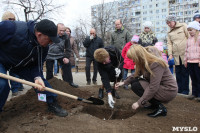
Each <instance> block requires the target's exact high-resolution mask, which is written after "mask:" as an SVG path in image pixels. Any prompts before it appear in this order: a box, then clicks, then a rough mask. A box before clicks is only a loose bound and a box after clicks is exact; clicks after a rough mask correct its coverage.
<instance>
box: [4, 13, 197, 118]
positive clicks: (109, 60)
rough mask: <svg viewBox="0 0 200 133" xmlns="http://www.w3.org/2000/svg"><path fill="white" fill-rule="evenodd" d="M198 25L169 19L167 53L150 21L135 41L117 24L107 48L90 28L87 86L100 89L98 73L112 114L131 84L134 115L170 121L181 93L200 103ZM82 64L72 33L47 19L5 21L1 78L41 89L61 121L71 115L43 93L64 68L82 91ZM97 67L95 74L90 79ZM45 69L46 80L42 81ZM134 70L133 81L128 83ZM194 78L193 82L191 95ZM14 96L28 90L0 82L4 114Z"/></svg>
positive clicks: (101, 95) (54, 97)
mask: <svg viewBox="0 0 200 133" xmlns="http://www.w3.org/2000/svg"><path fill="white" fill-rule="evenodd" d="M199 22H200V14H196V15H195V16H194V21H193V22H191V23H189V25H186V24H185V23H179V22H177V21H176V17H175V16H171V15H169V16H168V17H167V18H166V24H167V25H168V26H169V28H170V30H169V32H168V34H167V47H168V49H167V48H166V47H164V43H163V42H158V39H157V38H156V36H155V33H154V32H153V24H152V22H150V21H146V22H144V23H143V24H142V26H143V31H142V33H141V34H140V35H133V36H131V34H130V32H129V31H128V30H127V29H125V27H124V26H123V24H122V22H121V20H116V21H115V31H114V32H113V33H112V34H111V37H110V38H111V41H110V44H109V45H108V46H106V47H104V42H103V40H102V39H101V38H100V37H99V36H97V33H96V29H94V28H91V30H90V35H89V36H87V37H86V38H85V40H84V42H83V45H84V47H85V48H86V67H85V72H86V82H87V83H86V84H87V85H91V81H92V83H93V84H94V85H97V73H98V72H99V74H100V77H101V81H102V86H101V88H99V90H98V91H99V94H98V97H99V98H100V99H103V98H104V89H105V90H106V92H107V95H108V104H109V106H110V107H111V108H114V105H115V101H114V99H113V97H115V98H117V99H120V94H118V93H117V91H116V90H117V89H118V88H119V87H120V86H123V87H124V89H125V90H127V89H128V88H129V87H128V85H129V84H130V85H131V90H132V91H133V92H134V93H135V94H136V95H138V96H139V97H140V98H139V100H138V101H136V102H134V103H133V105H132V109H133V110H137V109H138V108H139V107H144V108H147V109H153V110H154V111H153V112H152V113H149V114H148V116H149V117H157V116H166V115H167V109H166V107H165V106H164V105H163V103H167V102H170V101H171V100H173V99H174V98H175V97H176V95H177V93H180V94H184V95H188V99H196V100H197V101H199V102H200V82H199V81H200V76H199V75H200V33H199V31H200V24H199ZM21 49H25V50H24V51H21ZM166 49H167V50H166ZM166 51H167V52H166ZM78 60H79V54H78V50H77V44H76V42H75V39H74V38H73V37H72V36H71V29H70V28H69V27H66V26H65V25H64V24H63V23H58V24H57V25H55V23H54V22H52V21H51V20H48V19H44V20H41V21H40V22H35V21H29V22H22V21H15V15H14V14H13V13H11V12H6V13H5V14H4V15H3V17H2V21H1V22H0V73H4V74H7V72H9V74H10V75H12V76H15V77H19V78H21V79H25V80H28V81H31V82H34V83H37V84H40V85H41V87H36V88H35V91H36V93H43V94H46V96H47V105H48V110H49V111H51V112H53V113H55V114H56V115H58V116H61V117H64V116H67V115H68V113H67V111H66V110H65V109H63V108H62V107H61V106H60V105H59V104H58V102H57V95H56V94H54V93H50V92H47V91H43V88H44V87H45V86H46V87H50V88H51V85H50V84H49V83H48V81H47V80H49V79H51V78H53V76H54V75H56V74H57V72H59V71H58V70H59V68H61V74H62V79H63V81H65V82H68V83H69V85H71V86H72V87H74V88H78V87H79V86H78V85H77V84H75V83H74V82H73V75H72V70H71V69H72V68H74V67H75V61H78ZM92 62H93V70H94V71H93V78H92V79H91V74H90V67H91V63H92ZM44 63H46V78H45V77H44V76H43V65H44ZM168 64H169V65H168ZM173 65H175V73H176V74H175V75H176V79H175V77H174V76H173ZM54 68H57V69H54ZM129 69H130V70H131V75H130V76H128V77H127V75H128V70H129ZM189 75H190V77H191V81H192V82H191V83H192V93H191V95H189V93H190V92H189ZM111 82H113V85H111ZM10 90H12V94H13V96H16V95H17V92H18V91H22V90H23V85H22V84H20V83H17V82H13V81H10V85H9V82H8V80H7V79H3V78H0V112H1V111H2V109H3V106H4V104H5V102H6V100H7V97H8V94H9V91H10Z"/></svg>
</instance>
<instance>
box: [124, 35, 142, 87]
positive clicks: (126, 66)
mask: <svg viewBox="0 0 200 133" xmlns="http://www.w3.org/2000/svg"><path fill="white" fill-rule="evenodd" d="M138 41H139V36H137V35H134V36H133V37H132V39H131V41H130V42H128V43H127V44H126V45H125V46H124V48H123V49H122V57H123V58H124V66H123V68H124V69H123V72H124V74H123V80H125V79H126V78H127V75H128V70H129V69H130V70H131V73H132V74H133V73H134V72H135V69H134V67H135V63H134V62H133V60H131V59H129V58H128V57H127V55H126V54H127V52H128V50H129V49H130V47H131V46H132V45H134V44H138ZM124 88H125V89H128V86H127V85H125V86H124Z"/></svg>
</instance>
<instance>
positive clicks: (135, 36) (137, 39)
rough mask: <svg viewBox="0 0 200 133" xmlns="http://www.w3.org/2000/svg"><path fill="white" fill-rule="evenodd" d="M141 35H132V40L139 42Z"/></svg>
mask: <svg viewBox="0 0 200 133" xmlns="http://www.w3.org/2000/svg"><path fill="white" fill-rule="evenodd" d="M139 38H140V37H139V36H138V35H134V36H133V37H132V39H131V42H136V43H138V41H139Z"/></svg>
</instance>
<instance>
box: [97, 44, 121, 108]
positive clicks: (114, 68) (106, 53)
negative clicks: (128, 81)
mask: <svg viewBox="0 0 200 133" xmlns="http://www.w3.org/2000/svg"><path fill="white" fill-rule="evenodd" d="M94 58H95V60H96V61H97V62H98V64H97V65H98V71H99V74H100V76H101V80H102V83H103V85H102V88H100V89H99V98H100V99H102V98H103V97H104V88H105V89H106V91H107V93H108V103H109V106H110V107H111V108H114V103H115V102H114V100H113V97H112V96H114V97H115V98H117V99H120V97H119V95H118V94H117V92H116V90H115V89H114V88H112V87H111V85H110V82H114V86H115V83H116V82H119V81H120V80H121V79H122V73H121V71H122V69H123V64H124V59H123V58H122V56H121V53H120V51H119V50H118V49H117V48H116V47H114V46H106V47H105V48H99V49H97V50H95V52H94Z"/></svg>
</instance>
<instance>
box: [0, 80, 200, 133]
mask: <svg viewBox="0 0 200 133" xmlns="http://www.w3.org/2000/svg"><path fill="white" fill-rule="evenodd" d="M49 82H50V84H51V85H52V87H53V88H54V89H56V90H60V91H63V92H66V93H69V94H72V95H75V96H78V97H81V98H86V99H87V98H89V97H91V96H92V97H97V95H98V88H99V86H89V87H80V88H72V87H71V86H69V85H68V84H67V83H66V82H63V81H62V80H59V79H56V78H53V79H51V80H50V81H49ZM118 93H119V95H120V96H121V99H115V102H116V104H115V108H114V109H111V108H109V106H108V104H107V96H106V93H105V97H104V99H103V100H104V102H105V104H104V105H93V104H87V103H83V102H80V101H76V100H73V99H70V98H68V97H64V96H58V101H59V103H60V104H61V106H62V107H63V108H65V109H66V110H67V111H68V112H69V116H67V117H64V118H61V117H57V116H55V115H54V114H52V113H49V112H48V111H47V105H46V103H44V102H40V101H38V100H37V95H36V93H35V92H34V90H33V89H31V90H29V91H28V92H27V94H25V95H22V96H19V97H16V98H13V99H11V100H10V101H9V102H7V103H6V105H5V107H4V111H3V112H2V113H1V114H0V132H5V133H11V132H12V133H15V132H16V133H22V132H27V133H29V132H30V133H33V132H34V133H36V132H42V133H43V132H48V133H49V132H50V133H51V132H52V133H54V132H59V133H62V132H63V133H64V132H87V133H88V132H119V133H121V132H125V133H133V132H141V133H145V132H148V133H151V132H152V133H155V132H164V133H167V132H172V129H173V127H191V128H192V127H197V128H198V131H200V111H199V110H200V106H199V105H200V104H199V103H198V102H196V101H190V100H187V99H186V98H185V97H182V96H177V97H176V98H175V99H174V100H173V101H172V102H170V103H169V104H167V105H166V107H167V109H168V115H167V116H166V117H158V118H149V117H148V116H146V114H147V113H149V112H152V110H147V109H143V108H141V109H139V110H138V111H137V112H134V111H133V110H132V109H131V105H132V103H133V102H135V101H137V100H138V98H139V97H137V96H136V95H135V94H134V93H133V92H132V91H131V90H124V89H122V88H120V89H119V90H118Z"/></svg>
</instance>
